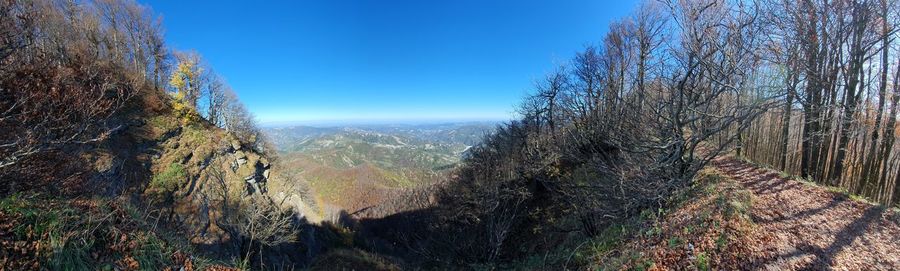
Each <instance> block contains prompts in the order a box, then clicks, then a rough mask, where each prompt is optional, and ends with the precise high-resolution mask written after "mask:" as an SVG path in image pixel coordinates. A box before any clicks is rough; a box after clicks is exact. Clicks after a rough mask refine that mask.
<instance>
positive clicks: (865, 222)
mask: <svg viewBox="0 0 900 271" xmlns="http://www.w3.org/2000/svg"><path fill="white" fill-rule="evenodd" d="M713 165H714V166H715V167H717V168H718V169H719V170H720V171H722V172H723V173H725V174H726V175H727V176H728V177H731V178H733V179H735V180H736V181H737V182H738V183H740V184H741V185H743V186H744V187H745V188H746V189H747V190H750V191H751V193H752V198H751V200H752V205H751V206H752V207H751V210H750V217H751V219H752V221H753V223H754V224H755V226H754V227H753V228H752V231H751V233H750V236H751V238H748V239H749V240H750V242H749V244H747V245H748V246H749V247H748V248H747V249H748V250H749V253H750V255H748V256H749V257H747V259H745V260H748V261H750V262H749V263H748V264H747V265H744V266H747V267H751V268H752V269H757V270H759V269H761V270H829V269H834V270H898V269H900V214H898V212H897V211H896V209H889V208H885V207H884V206H878V205H873V204H870V203H866V202H864V201H861V200H854V199H851V197H849V196H847V195H846V194H843V193H839V192H834V191H830V190H829V189H828V188H826V187H822V186H816V185H812V184H809V183H805V182H801V181H797V180H793V179H790V178H787V177H785V176H784V175H783V174H781V173H779V172H778V171H775V170H772V169H766V168H762V167H759V166H755V165H752V164H750V163H747V162H744V161H740V160H738V159H735V158H722V159H719V160H717V161H715V162H714V163H713Z"/></svg>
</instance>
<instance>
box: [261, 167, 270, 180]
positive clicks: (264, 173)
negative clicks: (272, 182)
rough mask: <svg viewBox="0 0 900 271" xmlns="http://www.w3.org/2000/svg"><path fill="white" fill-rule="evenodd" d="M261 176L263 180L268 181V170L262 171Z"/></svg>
mask: <svg viewBox="0 0 900 271" xmlns="http://www.w3.org/2000/svg"><path fill="white" fill-rule="evenodd" d="M262 175H263V178H266V180H268V179H269V170H268V169H267V170H264V171H263V174H262Z"/></svg>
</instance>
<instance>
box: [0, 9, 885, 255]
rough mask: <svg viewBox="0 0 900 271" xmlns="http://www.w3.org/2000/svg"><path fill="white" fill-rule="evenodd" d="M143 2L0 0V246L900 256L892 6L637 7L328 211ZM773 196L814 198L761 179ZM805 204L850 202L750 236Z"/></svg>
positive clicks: (126, 250) (109, 251)
mask: <svg viewBox="0 0 900 271" xmlns="http://www.w3.org/2000/svg"><path fill="white" fill-rule="evenodd" d="M156 16H157V15H155V14H154V13H153V12H152V11H151V9H150V8H149V7H146V6H142V5H140V4H137V3H135V2H133V1H127V0H90V1H65V0H36V1H28V0H0V179H3V182H4V183H3V184H2V186H0V197H2V198H0V244H2V246H3V247H2V248H0V264H2V266H8V267H9V268H10V269H28V270H30V269H34V270H43V269H53V270H95V269H104V268H110V269H114V270H137V269H141V270H154V269H164V268H172V269H170V270H175V269H179V268H181V269H180V270H193V269H194V268H195V267H194V265H195V264H196V265H197V267H196V268H197V269H208V270H228V269H229V268H236V269H254V270H255V269H290V270H293V269H305V268H309V269H314V270H396V269H416V270H418V269H441V270H442V269H488V270H494V269H521V270H564V269H603V270H605V269H636V270H644V269H654V268H656V269H666V270H667V269H678V270H682V269H689V270H694V269H696V270H709V269H727V270H731V269H742V270H743V269H764V268H769V269H772V268H775V269H824V268H833V267H842V268H848V269H864V270H875V269H891V268H895V269H896V268H900V259H897V255H898V254H897V253H898V252H897V250H896V248H897V244H896V242H891V241H890V239H891V238H893V240H896V238H897V236H898V234H900V230H898V229H900V218H898V217H900V216H898V215H896V211H894V210H891V208H893V207H895V206H898V205H900V151H898V150H897V149H898V148H900V147H897V146H895V145H897V144H896V143H897V142H896V140H895V138H896V137H897V133H898V132H900V131H898V129H900V128H898V127H897V116H898V112H897V111H898V110H900V109H898V107H900V104H898V103H900V42H898V41H897V38H898V37H900V33H898V30H900V5H898V2H897V1H894V0H801V1H788V0H751V1H739V0H735V1H729V0H684V1H676V0H661V1H644V2H641V3H640V5H639V6H638V7H637V8H636V9H635V10H634V11H633V13H631V14H630V15H628V16H627V17H625V18H621V19H619V20H616V21H614V22H612V23H610V26H609V29H606V31H605V35H604V36H603V37H602V38H601V39H600V40H599V41H597V42H596V43H593V44H591V45H588V46H585V47H584V48H583V50H581V51H579V52H577V53H575V54H574V56H572V58H571V59H570V60H568V61H566V62H564V63H562V64H561V65H559V66H558V67H557V68H556V69H554V71H553V72H551V73H549V74H547V75H546V77H544V78H541V79H540V80H537V81H536V82H535V85H534V88H533V89H532V91H531V92H530V95H528V97H526V98H525V99H524V100H523V101H521V103H520V104H519V106H518V116H519V117H520V118H519V119H516V120H512V121H509V122H506V123H504V124H501V125H499V126H498V127H496V128H495V129H494V130H493V132H492V133H491V134H489V135H487V136H485V137H484V138H483V140H482V141H481V142H480V143H478V144H476V145H475V146H473V147H471V148H465V156H464V157H463V158H462V159H461V162H459V163H458V164H452V165H451V166H445V167H442V168H441V172H440V174H441V177H437V179H439V180H435V181H431V182H428V183H427V185H420V186H415V187H412V188H408V189H403V190H396V191H395V190H392V191H391V193H393V194H390V195H379V196H378V197H374V196H373V197H372V198H377V199H379V200H381V199H384V200H382V201H381V202H379V203H378V204H376V205H373V206H368V207H366V208H365V210H364V211H363V210H360V211H356V210H333V209H330V208H323V207H322V206H317V205H320V204H319V203H317V202H318V201H320V199H316V198H315V195H313V194H311V193H310V192H309V191H307V190H308V189H309V185H308V184H305V183H304V182H305V181H304V180H302V179H300V178H297V177H295V176H293V175H291V174H289V172H294V171H297V169H296V168H290V167H291V166H296V165H297V163H294V164H291V163H282V162H281V161H279V160H278V159H277V157H276V156H277V154H276V153H275V150H274V147H273V146H272V144H271V143H270V141H269V140H268V139H267V138H266V135H265V133H264V131H263V130H262V129H260V128H259V127H258V125H257V124H256V121H255V119H254V117H253V116H252V114H251V113H250V112H249V111H248V109H247V108H246V107H245V106H244V105H243V104H242V103H241V102H240V101H239V99H238V98H237V95H236V94H235V92H234V91H233V90H231V88H230V87H229V86H228V84H227V82H226V81H225V80H224V79H222V77H221V76H219V75H217V74H216V73H215V72H214V71H213V68H212V67H211V66H210V65H208V64H207V63H205V62H204V60H203V58H202V57H201V56H200V53H198V52H195V51H185V52H182V51H174V50H172V49H171V48H169V47H167V45H166V43H165V42H164V40H165V38H164V30H163V28H162V22H161V20H160V19H158V18H157V17H156ZM393 138H394V139H396V137H393ZM398 144H399V143H398ZM422 144H423V145H424V144H425V143H422ZM460 152H462V151H460ZM741 159H742V160H741ZM335 160H338V159H335ZM751 164H752V165H753V166H752V167H751V166H747V165H751ZM442 165H443V164H442ZM350 166H351V167H352V166H353V165H352V163H351V165H350ZM744 167H748V168H752V170H751V169H745V168H744ZM763 167H768V168H771V170H778V171H779V172H780V173H774V171H773V172H766V171H759V170H757V168H763ZM435 174H436V173H435ZM420 175H422V176H431V175H428V174H420ZM417 176H418V175H417ZM773 176H774V177H773ZM763 178H765V180H763V181H765V182H777V183H775V184H772V185H771V186H773V187H774V186H779V187H782V188H779V189H780V190H777V189H759V188H758V187H755V185H758V183H759V182H763V181H760V180H759V179H763ZM326 181H327V180H326ZM781 183H790V184H792V185H793V184H796V185H793V186H787V185H784V186H781ZM801 184H802V185H801ZM807 184H808V185H809V186H808V187H807V186H803V185H807ZM816 185H818V186H816ZM801 186H802V187H804V188H797V187H801ZM820 186H825V187H831V188H822V187H820ZM809 187H814V188H809ZM770 188H771V187H770ZM798 189H801V190H798ZM802 189H809V190H802ZM814 189H817V190H814ZM829 189H830V190H829ZM769 190H777V191H774V192H773V191H769ZM784 191H788V192H795V191H805V192H802V193H798V194H804V196H809V197H811V195H825V196H821V197H820V198H815V200H807V198H799V197H798V198H796V199H794V198H791V199H785V197H781V198H777V199H776V200H772V199H770V198H768V196H769V195H772V193H782V192H784ZM810 191H813V192H810ZM822 191H830V192H828V193H834V194H823V193H826V192H822ZM369 193H373V192H371V191H369ZM767 193H768V194H767ZM842 193H843V194H842ZM360 194H363V193H360ZM844 194H846V195H852V198H854V199H856V198H859V201H855V200H850V199H845V198H843V197H841V196H839V195H844ZM776 195H780V194H776ZM338 196H342V195H338ZM847 197H850V196H847ZM809 201H819V202H815V203H817V204H818V203H821V204H823V205H826V206H831V205H835V206H841V208H843V209H841V210H844V209H846V210H853V211H847V212H848V213H845V214H835V215H831V216H832V217H828V220H832V218H833V220H835V221H842V219H850V220H852V219H856V220H855V221H851V222H848V225H846V226H844V225H842V226H841V227H843V228H840V227H837V226H835V227H836V228H838V230H833V231H831V232H828V233H827V235H830V236H831V235H833V239H834V240H833V241H831V243H830V245H829V244H828V243H827V242H826V244H824V245H815V246H814V245H808V244H807V245H796V244H794V245H791V247H794V246H796V247H797V249H796V250H797V251H801V252H802V251H809V250H811V251H813V252H809V253H807V254H809V255H807V256H809V257H811V258H809V259H805V258H804V259H805V260H801V263H800V264H798V265H790V266H789V265H780V266H779V265H772V264H773V263H772V262H776V263H778V262H779V261H781V262H785V261H788V260H782V259H784V258H791V257H792V255H787V256H785V255H780V254H779V255H774V256H773V255H769V254H763V253H764V252H765V253H770V252H771V251H772V250H777V249H781V248H782V247H779V246H776V245H775V242H778V241H783V240H782V239H778V238H780V237H779V236H781V235H778V234H777V233H765V232H760V231H764V230H766V229H768V228H766V227H767V225H771V224H767V223H775V222H782V220H791V219H795V220H800V219H802V217H801V215H811V214H810V213H817V212H825V211H821V210H820V211H797V212H796V213H793V214H785V215H784V216H792V218H791V219H785V218H783V217H776V218H773V219H768V217H767V215H772V214H771V213H766V212H767V210H766V209H765V208H761V207H758V206H765V207H768V209H772V208H774V207H773V206H775V207H777V206H779V205H787V204H794V203H797V204H801V203H802V204H807V203H809ZM773 202H777V203H773ZM366 205H369V204H368V202H367V204H366ZM848 206H849V207H848ZM851 207H852V208H851ZM326 209H328V210H326ZM809 209H814V207H811V208H809ZM820 209H824V208H820ZM829 212H830V211H829ZM826 214H829V215H830V214H832V213H826ZM777 215H782V214H777ZM838 216H842V217H838ZM685 217H687V218H685ZM695 220H698V221H700V222H698V223H699V224H697V225H694V224H685V223H691V222H690V221H695ZM824 220H825V219H822V221H824ZM685 221H689V222H685ZM773 221H774V222H773ZM872 221H876V222H877V223H875V222H872ZM864 222H868V223H872V224H875V225H876V226H868V224H865V223H864ZM753 223H757V224H753ZM822 223H825V222H822ZM748 225H749V226H748ZM754 225H755V226H754ZM804 225H806V224H804ZM870 228H871V229H877V230H878V231H879V232H880V234H882V235H880V236H886V237H885V238H880V239H878V240H875V238H868V237H867V238H865V239H866V240H867V241H866V242H872V243H870V244H869V245H867V246H862V248H859V251H860V252H859V255H864V256H859V257H861V258H863V261H864V263H862V264H858V265H849V264H850V263H851V262H852V263H854V264H856V261H851V260H848V258H842V257H851V256H845V255H844V254H841V253H840V252H841V251H843V250H846V249H845V247H846V246H848V245H855V246H860V245H858V244H857V243H859V241H857V240H856V239H857V236H860V235H865V234H867V232H871V231H876V230H871V229H870ZM754 229H755V230H754ZM840 229H844V230H840ZM857 229H860V230H857ZM867 229H869V230H867ZM780 230H782V231H793V230H784V229H780ZM816 230H821V229H820V228H819V227H812V226H808V227H806V228H804V229H800V230H796V231H808V232H812V233H816ZM707 235H708V236H707ZM766 235H773V236H776V237H765V236H766ZM148 236H149V237H148ZM794 236H796V235H794ZM701 237H702V238H706V239H702V238H701ZM757 237H759V238H757ZM698 238H699V239H698ZM766 238H775V239H766ZM848 238H849V239H848ZM800 239H802V238H800ZM148 240H152V241H148ZM848 240H849V241H848ZM845 243H846V244H845ZM811 247H812V248H811ZM766 248H771V249H766ZM856 248H858V247H856ZM632 250H636V251H637V252H634V253H631V252H629V251H632ZM148 251H153V252H152V253H149V252H148ZM798 254H802V255H801V256H803V255H806V254H803V253H798ZM761 255H762V256H761ZM810 255H811V256H810ZM793 256H796V255H793ZM797 257H799V256H797ZM794 258H796V257H794ZM802 261H805V262H802ZM0 269H3V268H0Z"/></svg>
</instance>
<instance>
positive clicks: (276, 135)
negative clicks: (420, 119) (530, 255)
mask: <svg viewBox="0 0 900 271" xmlns="http://www.w3.org/2000/svg"><path fill="white" fill-rule="evenodd" d="M496 125H497V123H492V122H460V123H442V124H416V125H413V124H398V125H390V124H382V125H348V126H331V127H313V126H286V127H268V128H266V129H265V130H264V132H265V133H266V135H267V136H268V137H269V138H270V139H271V140H272V143H273V145H274V146H275V148H276V149H277V153H278V159H279V160H280V163H281V165H282V166H283V168H285V170H284V171H285V173H286V174H293V175H295V176H297V180H298V182H302V183H304V184H305V185H308V186H309V187H310V192H312V194H313V195H314V196H315V197H317V199H318V200H321V202H322V203H323V204H325V206H320V207H323V209H327V210H335V209H345V210H346V211H348V212H351V213H353V212H355V211H358V210H361V209H363V208H367V207H371V206H373V205H376V204H378V203H379V202H381V201H383V200H384V197H385V196H387V195H391V194H393V193H391V192H392V191H393V192H396V191H400V190H403V189H413V188H416V187H422V186H428V185H432V184H434V183H436V182H439V181H440V180H442V179H447V177H449V176H448V174H449V173H450V172H451V171H452V169H454V168H455V167H457V166H458V164H459V163H460V161H461V158H462V157H463V156H464V155H465V153H466V151H467V150H468V149H469V148H471V147H472V146H473V145H475V144H478V142H480V140H481V139H482V138H483V137H485V136H487V135H489V134H490V133H491V131H492V130H493V129H494V127H495V126H496ZM329 205H330V206H329ZM323 212H325V210H323Z"/></svg>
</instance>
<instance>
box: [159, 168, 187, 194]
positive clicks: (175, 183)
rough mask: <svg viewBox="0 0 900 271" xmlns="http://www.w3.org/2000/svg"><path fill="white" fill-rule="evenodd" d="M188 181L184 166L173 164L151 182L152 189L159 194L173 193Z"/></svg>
mask: <svg viewBox="0 0 900 271" xmlns="http://www.w3.org/2000/svg"><path fill="white" fill-rule="evenodd" d="M186 179H187V174H186V173H185V171H184V166H182V165H181V164H178V163H172V164H170V165H169V167H167V168H166V169H165V170H163V171H162V172H160V173H159V174H156V175H155V176H153V180H152V181H150V188H151V189H152V190H154V191H157V192H173V191H175V190H178V188H179V187H181V185H182V184H183V183H184V182H185V180H186Z"/></svg>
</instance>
